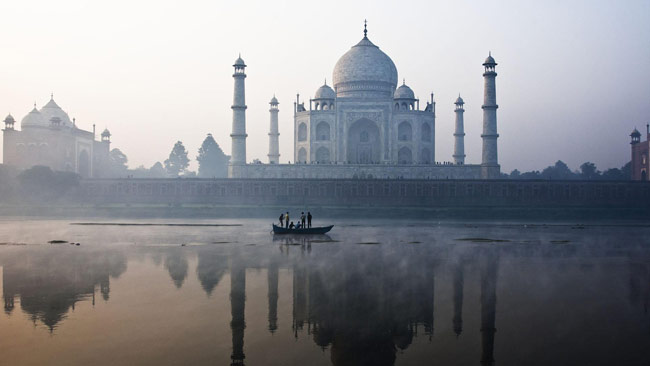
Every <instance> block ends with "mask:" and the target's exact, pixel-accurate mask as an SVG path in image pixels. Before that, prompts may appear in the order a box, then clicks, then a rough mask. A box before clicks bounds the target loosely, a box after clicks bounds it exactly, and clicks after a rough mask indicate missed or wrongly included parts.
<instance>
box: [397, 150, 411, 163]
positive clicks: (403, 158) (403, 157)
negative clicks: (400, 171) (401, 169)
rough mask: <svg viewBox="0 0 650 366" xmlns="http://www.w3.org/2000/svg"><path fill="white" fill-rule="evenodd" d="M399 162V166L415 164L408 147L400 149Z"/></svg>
mask: <svg viewBox="0 0 650 366" xmlns="http://www.w3.org/2000/svg"><path fill="white" fill-rule="evenodd" d="M397 162H398V163H399V164H413V153H412V152H411V149H409V148H408V147H406V146H405V147H403V148H401V149H399V151H398V153H397Z"/></svg>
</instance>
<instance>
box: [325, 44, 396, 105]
mask: <svg viewBox="0 0 650 366" xmlns="http://www.w3.org/2000/svg"><path fill="white" fill-rule="evenodd" d="M333 76H334V78H333V80H334V88H335V89H336V93H337V95H338V97H373V96H374V97H389V98H392V97H393V93H394V92H395V87H396V86H397V68H396V67H395V64H394V63H393V60H391V59H390V57H388V55H386V54H385V53H384V52H382V51H381V50H380V49H379V47H377V46H375V45H374V44H373V43H372V42H370V40H369V39H368V38H367V37H363V39H362V40H361V42H359V43H357V44H356V45H355V46H353V47H352V48H351V49H350V50H349V51H348V52H346V53H345V54H344V55H343V56H341V58H340V59H339V60H338V61H337V62H336V66H334V75H333Z"/></svg>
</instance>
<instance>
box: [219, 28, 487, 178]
mask: <svg viewBox="0 0 650 366" xmlns="http://www.w3.org/2000/svg"><path fill="white" fill-rule="evenodd" d="M233 66H234V68H235V73H234V75H233V77H234V79H235V95H234V103H233V106H232V108H233V128H232V134H231V137H232V159H231V164H230V170H229V176H230V177H231V178H354V177H356V178H397V177H402V178H420V179H421V178H429V179H436V178H443V179H445V178H462V179H479V178H483V179H489V178H497V177H498V176H499V164H498V160H497V138H498V134H497V128H496V127H497V126H496V109H497V108H498V106H497V104H496V92H495V90H496V89H495V78H496V75H497V74H496V72H495V66H496V62H495V61H494V59H493V58H492V56H489V57H488V58H487V59H486V60H485V63H484V64H483V66H484V67H485V73H484V74H483V76H484V78H485V100H484V104H483V134H482V135H481V137H482V139H483V156H482V158H483V159H482V163H481V164H480V165H479V164H465V152H464V150H465V149H464V136H465V133H464V126H463V124H464V121H463V112H464V102H463V100H462V98H460V97H458V99H457V100H456V102H455V105H456V109H455V111H456V131H455V133H454V138H455V146H454V155H453V158H454V162H453V163H447V164H440V163H436V160H435V136H436V134H435V123H436V115H435V112H436V108H435V102H434V100H433V94H431V99H430V100H429V101H427V102H426V106H424V108H423V109H420V100H419V99H416V97H415V93H414V92H413V90H411V88H409V87H408V86H407V85H406V83H405V82H403V83H402V85H401V86H399V87H397V84H398V78H397V68H396V67H395V64H394V63H393V61H392V60H391V59H390V57H389V56H388V55H386V54H385V53H384V52H382V51H381V50H380V49H379V47H377V46H375V45H374V44H373V43H372V42H371V41H370V40H369V39H368V37H367V30H365V29H364V37H363V39H362V40H361V41H360V42H359V43H357V44H356V45H355V46H353V47H352V48H351V49H350V50H349V51H348V52H346V53H345V54H344V55H343V56H341V58H340V59H339V60H338V62H337V63H336V66H335V67H334V72H333V86H334V88H332V87H330V86H328V85H327V82H326V83H325V84H324V85H323V86H321V87H320V88H318V90H316V93H315V95H314V98H313V99H310V100H309V105H308V106H305V102H301V100H300V98H299V96H298V97H297V98H296V101H295V103H294V156H293V159H290V160H293V161H294V162H295V163H296V164H279V157H280V154H279V133H278V113H279V109H278V104H279V103H278V100H277V99H276V98H275V97H273V99H271V102H270V105H271V108H270V113H271V125H270V132H269V155H268V156H269V164H246V137H247V134H246V115H245V113H246V112H245V111H246V104H245V93H244V79H245V78H246V74H245V68H246V64H245V63H244V61H243V60H242V59H241V57H240V58H238V59H237V60H236V62H235V64H234V65H233Z"/></svg>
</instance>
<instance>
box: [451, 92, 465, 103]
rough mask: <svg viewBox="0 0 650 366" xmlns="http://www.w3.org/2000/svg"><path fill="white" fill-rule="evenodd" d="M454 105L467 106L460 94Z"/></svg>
mask: <svg viewBox="0 0 650 366" xmlns="http://www.w3.org/2000/svg"><path fill="white" fill-rule="evenodd" d="M454 104H465V101H464V100H463V98H461V97H460V94H459V95H458V98H457V99H456V102H455V103H454Z"/></svg>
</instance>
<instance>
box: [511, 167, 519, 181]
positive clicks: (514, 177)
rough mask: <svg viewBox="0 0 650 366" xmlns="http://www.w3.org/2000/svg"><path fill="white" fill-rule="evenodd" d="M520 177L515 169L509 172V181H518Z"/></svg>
mask: <svg viewBox="0 0 650 366" xmlns="http://www.w3.org/2000/svg"><path fill="white" fill-rule="evenodd" d="M520 177H521V172H520V171H519V170H517V169H515V170H513V171H511V172H510V179H519V178H520Z"/></svg>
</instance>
